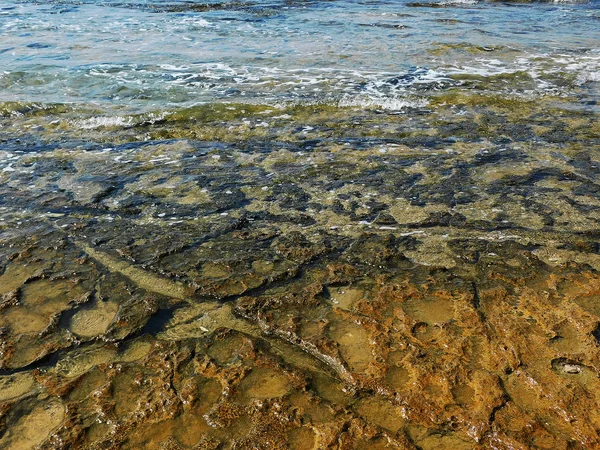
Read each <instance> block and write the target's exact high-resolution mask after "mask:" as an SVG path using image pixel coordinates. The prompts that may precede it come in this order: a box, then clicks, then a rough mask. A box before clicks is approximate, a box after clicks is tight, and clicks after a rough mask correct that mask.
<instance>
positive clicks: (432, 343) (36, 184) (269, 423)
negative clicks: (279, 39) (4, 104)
mask: <svg viewBox="0 0 600 450" xmlns="http://www.w3.org/2000/svg"><path fill="white" fill-rule="evenodd" d="M436 101H437V104H432V105H434V106H435V108H433V107H432V109H430V110H423V111H420V112H418V113H417V112H415V114H413V115H412V117H413V118H414V120H411V122H410V124H409V123H408V122H407V117H409V116H408V115H407V116H394V115H382V114H381V113H380V112H378V111H369V110H365V109H361V110H356V109H353V108H330V107H319V106H310V107H298V106H295V107H293V108H290V109H289V110H286V111H281V110H268V111H267V112H265V110H266V109H267V108H263V107H258V106H256V105H254V106H253V105H248V106H246V107H245V109H244V113H243V114H242V113H239V114H238V113H237V112H236V111H237V109H236V108H238V109H241V107H240V105H233V106H229V107H228V109H225V108H223V110H220V109H219V108H220V107H217V106H211V107H207V108H208V109H204V110H203V109H202V107H199V108H196V109H192V110H189V111H180V112H178V113H177V114H173V115H171V116H168V117H167V119H165V120H164V121H162V122H160V123H146V122H140V124H139V126H132V127H125V128H123V127H114V128H111V129H108V130H102V129H95V130H85V133H86V136H85V137H86V139H87V140H88V141H87V142H88V144H87V145H85V146H82V145H80V144H78V143H79V142H81V141H80V140H79V139H80V138H81V139H83V135H82V134H81V133H82V131H81V130H79V129H78V128H77V127H76V126H74V125H73V123H76V122H73V119H72V118H69V116H68V114H72V115H76V114H80V113H78V112H76V111H75V112H73V111H71V112H68V111H67V112H65V111H59V112H58V113H57V114H58V117H59V119H60V120H59V121H58V122H53V121H54V120H56V119H55V118H53V117H51V116H41V117H37V116H27V115H24V116H19V117H18V118H12V119H10V120H9V119H8V118H4V119H3V120H4V121H5V122H6V125H7V128H6V129H7V130H8V131H7V133H11V132H13V133H16V131H15V130H16V129H17V128H18V127H17V125H14V129H11V125H10V124H11V123H13V124H14V123H17V122H19V121H21V122H22V121H24V120H29V121H33V122H35V121H39V122H40V123H44V124H45V125H46V126H47V130H46V132H47V134H46V135H44V136H46V137H45V139H47V140H48V142H54V144H53V145H52V146H45V144H44V143H43V142H42V143H39V145H37V144H36V145H32V146H28V144H27V145H26V140H25V141H24V142H25V143H24V144H23V146H22V147H18V149H17V150H14V149H13V150H10V151H9V150H2V149H0V154H1V155H4V156H3V159H2V161H10V162H6V163H4V162H3V163H2V164H3V165H2V167H0V169H2V168H7V167H9V170H2V171H0V213H1V215H2V220H1V221H0V310H1V315H0V333H1V340H0V364H1V369H0V430H1V431H0V447H2V448H30V447H32V446H35V445H39V446H40V448H47V449H51V448H52V449H57V448H90V449H101V448H102V449H106V448H123V449H128V448H129V449H138V448H157V449H187V448H189V449H192V448H194V449H230V448H231V449H233V448H235V449H244V448H265V449H276V448H281V449H288V448H291V449H321V448H344V449H345V448H356V449H363V448H364V449H367V448H368V449H378V448H398V449H449V448H452V449H462V448H464V449H473V448H482V449H483V448H500V449H509V448H514V449H517V448H518V449H520V448H523V449H525V448H540V449H542V448H545V449H560V448H564V449H566V448H570V449H573V448H596V447H598V446H600V439H599V438H598V434H597V429H598V428H599V427H600V417H599V414H598V412H597V411H598V410H599V404H600V378H599V370H600V367H599V366H598V361H599V360H600V358H599V357H600V354H599V349H600V347H599V344H598V339H599V336H600V332H599V331H598V330H599V322H600V272H599V270H600V255H599V246H598V227H597V224H598V220H599V219H600V217H599V215H600V208H599V207H598V206H599V205H600V199H599V197H598V193H599V192H600V190H599V187H598V170H597V169H598V164H599V160H600V155H599V153H598V143H599V139H600V135H599V134H600V129H599V128H598V125H597V124H598V121H597V115H594V114H592V113H590V112H582V111H577V110H573V109H567V108H565V109H561V107H560V100H557V99H548V100H547V103H543V102H539V103H532V102H527V101H523V102H521V103H519V102H518V101H516V100H515V101H514V102H513V103H510V102H509V101H508V100H503V101H500V100H498V99H494V98H489V99H487V100H485V99H483V98H481V97H480V96H477V95H473V96H471V97H468V96H462V97H461V96H458V97H457V94H445V96H440V98H438V99H437V100H436ZM210 108H212V109H210ZM253 108H254V109H253ZM552 108H554V109H552ZM457 111H461V114H457ZM540 111H544V114H545V115H544V119H542V118H541V116H540V115H539V113H540ZM284 113H285V114H284ZM48 114H51V113H48ZM550 116H554V117H555V118H556V120H557V121H559V122H560V123H559V122H552V121H551V120H550V119H549V117H550ZM242 118H243V120H242ZM51 119H52V120H51ZM492 119H493V120H492ZM259 120H261V121H264V120H269V122H270V123H271V127H270V128H268V129H267V128H264V127H253V126H252V123H254V122H253V121H256V122H258V121H259ZM61 121H62V122H61ZM353 121H361V122H362V123H363V125H364V126H362V127H360V128H352V127H348V126H347V124H348V123H352V122H353ZM132 123H135V122H132ZM248 123H250V125H248ZM69 124H71V125H69ZM299 124H300V125H306V126H308V127H309V128H310V130H311V131H310V132H306V130H308V128H303V130H305V131H303V132H302V133H298V132H296V131H294V130H296V129H297V128H298V126H299ZM560 124H563V126H559V125H560ZM21 125H22V124H21ZM374 125H377V127H378V128H377V129H375V128H374ZM374 130H377V131H374ZM561 130H562V131H561ZM367 132H368V133H367ZM367 134H370V135H367ZM561 136H562V138H561V139H559V138H560V137H561ZM500 137H503V139H500V140H499V138H500ZM563 138H564V139H563ZM24 139H25V138H24ZM8 153H10V155H8Z"/></svg>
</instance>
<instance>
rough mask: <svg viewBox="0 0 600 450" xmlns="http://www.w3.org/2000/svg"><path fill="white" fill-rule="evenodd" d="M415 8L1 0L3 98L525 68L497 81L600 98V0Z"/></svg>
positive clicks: (323, 85)
mask: <svg viewBox="0 0 600 450" xmlns="http://www.w3.org/2000/svg"><path fill="white" fill-rule="evenodd" d="M416 5H417V4H415V3H410V2H407V1H262V0H259V1H255V2H248V1H244V2H227V1H225V2H210V3H206V2H189V1H162V2H161V1H100V0H98V1H93V0H85V1H67V0H64V1H52V2H45V1H44V2H39V1H19V2H14V1H4V2H2V5H1V7H0V101H24V102H28V101H36V102H44V103H47V102H59V103H63V102H67V103H72V102H74V103H96V104H98V103H100V104H104V105H109V104H110V105H111V107H119V108H127V109H131V110H133V111H145V110H155V109H163V108H172V107H177V106H189V105H192V104H197V103H205V102H212V101H223V100H225V101H246V102H247V101H251V102H254V101H257V102H263V103H274V102H275V103H276V102H280V101H303V102H315V101H316V102H342V104H376V105H379V106H381V107H383V108H386V109H392V110H402V109H403V108H404V107H405V106H407V105H411V104H414V103H415V102H416V103H417V104H419V102H423V99H424V98H427V96H428V95H430V94H431V93H432V92H436V91H439V90H441V89H446V88H448V87H452V86H457V85H458V86H460V85H464V86H465V88H468V89H489V86H487V85H486V81H488V80H490V79H491V78H490V77H492V78H493V77H496V78H497V76H498V75H503V74H509V75H510V74H515V73H518V74H521V76H515V77H512V78H510V80H509V81H505V82H503V83H494V84H493V89H494V90H497V91H498V92H500V93H502V94H516V95H519V96H536V95H540V94H546V93H552V94H559V95H572V94H575V95H577V96H579V97H581V100H582V104H584V105H587V106H590V105H593V103H594V101H595V100H597V97H598V86H599V82H600V45H599V44H600V2H598V1H595V0H594V1H591V2H586V3H562V2H561V3H534V4H507V3H495V2H478V1H475V0H473V1H471V0H461V1H451V0H450V1H443V2H433V1H428V2H427V3H424V4H421V5H422V6H416ZM432 6H436V7H432ZM465 79H466V80H467V81H470V83H465Z"/></svg>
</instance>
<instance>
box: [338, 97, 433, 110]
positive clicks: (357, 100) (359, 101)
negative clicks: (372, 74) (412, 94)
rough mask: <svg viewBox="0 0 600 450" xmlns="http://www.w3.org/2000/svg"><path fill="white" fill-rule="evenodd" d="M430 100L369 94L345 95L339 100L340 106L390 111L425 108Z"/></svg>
mask: <svg viewBox="0 0 600 450" xmlns="http://www.w3.org/2000/svg"><path fill="white" fill-rule="evenodd" d="M428 104H429V102H428V101H427V100H425V99H408V98H391V97H387V98H386V97H379V98H377V97H367V96H354V97H351V96H345V97H344V98H343V99H342V100H340V101H339V103H338V105H339V106H340V107H349V106H350V107H352V106H357V107H361V108H379V109H384V110H388V111H402V110H404V109H408V108H423V107H425V106H427V105H428Z"/></svg>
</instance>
